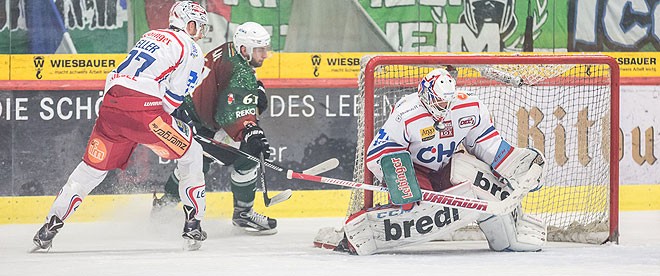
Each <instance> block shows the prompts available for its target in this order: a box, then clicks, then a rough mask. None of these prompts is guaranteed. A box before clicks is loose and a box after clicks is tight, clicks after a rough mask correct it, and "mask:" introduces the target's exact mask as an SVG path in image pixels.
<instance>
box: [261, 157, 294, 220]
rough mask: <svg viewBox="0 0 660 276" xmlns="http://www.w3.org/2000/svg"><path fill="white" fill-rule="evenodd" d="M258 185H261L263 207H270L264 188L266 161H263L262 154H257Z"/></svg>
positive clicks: (265, 188)
mask: <svg viewBox="0 0 660 276" xmlns="http://www.w3.org/2000/svg"><path fill="white" fill-rule="evenodd" d="M259 184H260V185H261V192H262V193H263V194H264V205H266V207H268V206H270V203H271V198H270V197H268V188H267V187H266V161H265V160H264V153H263V152H260V153H259ZM287 199H288V198H287Z"/></svg>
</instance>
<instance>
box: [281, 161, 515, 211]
mask: <svg viewBox="0 0 660 276" xmlns="http://www.w3.org/2000/svg"><path fill="white" fill-rule="evenodd" d="M287 178H289V179H301V180H307V181H311V182H317V183H326V184H332V185H338V186H344V187H350V188H355V189H362V190H370V191H376V192H388V189H387V188H385V187H381V186H374V185H369V184H365V183H359V182H353V181H348V180H341V179H335V178H329V177H323V176H316V175H308V174H303V173H299V172H294V171H291V170H289V171H288V172H287ZM526 194H527V192H526V191H524V190H523V189H517V190H514V191H513V192H512V193H511V194H510V195H509V197H507V198H506V199H504V200H502V201H488V200H481V199H475V198H469V197H463V196H459V195H450V194H446V193H441V192H434V191H427V190H422V200H423V201H426V202H430V203H432V204H437V205H442V206H451V207H456V208H459V209H463V210H469V211H475V212H479V213H485V214H491V215H502V214H506V213H509V212H511V211H513V209H515V208H516V206H517V205H518V204H519V202H520V199H521V198H522V197H524V196H525V195H526Z"/></svg>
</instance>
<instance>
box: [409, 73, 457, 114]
mask: <svg viewBox="0 0 660 276" xmlns="http://www.w3.org/2000/svg"><path fill="white" fill-rule="evenodd" d="M455 92H456V80H455V79H454V77H452V76H451V75H450V74H449V72H447V70H445V69H435V70H433V71H431V72H430V73H428V74H427V75H426V77H424V78H423V79H422V81H421V82H419V85H418V86H417V96H418V97H419V100H420V102H422V105H424V107H425V108H426V110H428V111H429V113H431V115H433V118H434V119H435V120H436V121H441V120H442V119H443V118H445V116H446V115H447V112H448V110H449V108H450V105H451V102H452V100H453V99H454V94H455Z"/></svg>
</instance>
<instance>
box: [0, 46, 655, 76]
mask: <svg viewBox="0 0 660 276" xmlns="http://www.w3.org/2000/svg"><path fill="white" fill-rule="evenodd" d="M376 54H384V53H364V52H355V53H274V54H273V55H272V56H271V57H270V58H268V59H267V60H266V61H265V62H264V65H263V66H262V67H260V68H257V76H258V78H260V79H350V78H355V79H357V76H358V74H359V72H360V59H361V58H362V57H363V56H365V55H376ZM404 54H410V55H419V53H404ZM443 54H444V55H446V54H448V53H424V54H423V55H443ZM485 54H491V55H502V54H505V53H485ZM536 54H540V53H536ZM546 54H550V53H546ZM563 54H582V53H563ZM600 54H604V55H608V56H611V57H613V58H614V59H616V61H617V63H618V64H619V66H620V70H621V77H623V78H626V77H660V68H659V66H660V65H659V63H658V62H659V61H660V53H659V52H607V53H600ZM125 57H126V54H84V55H83V54H78V55H11V56H8V55H0V66H2V62H3V60H4V61H6V62H9V60H11V63H10V64H9V69H8V70H3V71H1V72H0V78H2V77H3V74H4V75H5V76H9V72H11V76H9V79H10V80H105V77H106V75H107V74H108V72H110V71H111V70H112V69H114V68H116V67H117V66H118V65H119V64H120V63H121V62H122V61H123V60H124V58H125Z"/></svg>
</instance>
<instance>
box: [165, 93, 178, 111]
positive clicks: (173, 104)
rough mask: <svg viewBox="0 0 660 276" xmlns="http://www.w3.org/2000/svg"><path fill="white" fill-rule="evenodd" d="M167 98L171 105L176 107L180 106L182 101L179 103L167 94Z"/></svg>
mask: <svg viewBox="0 0 660 276" xmlns="http://www.w3.org/2000/svg"><path fill="white" fill-rule="evenodd" d="M165 99H166V100H167V102H168V103H170V105H172V106H174V107H175V108H176V107H179V106H180V105H181V103H177V102H175V101H173V100H172V99H170V97H168V96H167V95H165Z"/></svg>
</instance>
